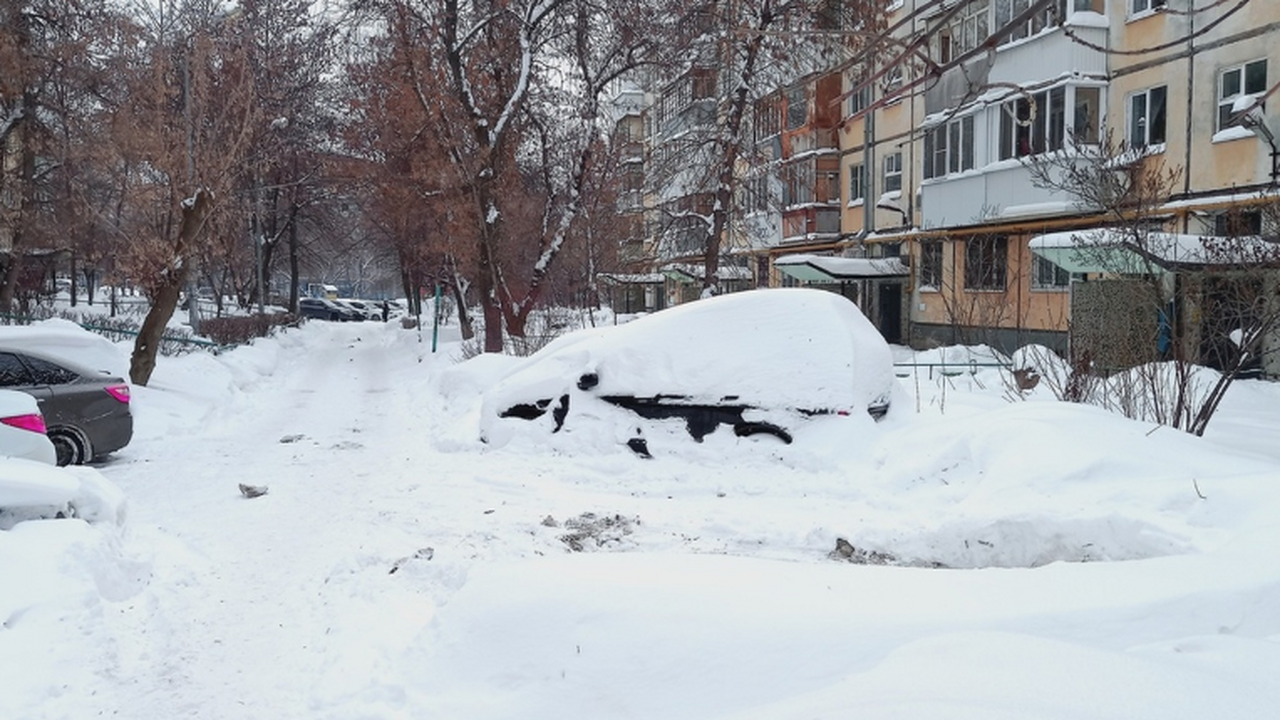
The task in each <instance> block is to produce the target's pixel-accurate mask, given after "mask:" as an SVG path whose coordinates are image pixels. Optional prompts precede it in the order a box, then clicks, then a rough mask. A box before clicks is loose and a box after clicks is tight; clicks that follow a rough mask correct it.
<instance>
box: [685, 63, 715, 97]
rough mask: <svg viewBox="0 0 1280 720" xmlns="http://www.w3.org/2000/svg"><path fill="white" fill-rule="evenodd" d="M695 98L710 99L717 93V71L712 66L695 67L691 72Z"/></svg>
mask: <svg viewBox="0 0 1280 720" xmlns="http://www.w3.org/2000/svg"><path fill="white" fill-rule="evenodd" d="M689 75H690V78H691V80H692V83H691V84H692V93H691V94H692V96H693V99H694V100H708V99H711V98H714V97H715V94H716V71H715V70H714V69H711V68H695V69H694V70H692V71H690V73H689Z"/></svg>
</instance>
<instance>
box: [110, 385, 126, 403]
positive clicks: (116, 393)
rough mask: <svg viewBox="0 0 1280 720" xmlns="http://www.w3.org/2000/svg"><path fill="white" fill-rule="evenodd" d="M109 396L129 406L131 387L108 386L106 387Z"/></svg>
mask: <svg viewBox="0 0 1280 720" xmlns="http://www.w3.org/2000/svg"><path fill="white" fill-rule="evenodd" d="M106 391H107V394H108V395H110V396H111V397H113V398H115V399H117V400H119V401H120V402H122V403H124V404H126V405H128V404H129V386H128V385H125V384H123V383H122V384H120V385H108V386H107V387H106Z"/></svg>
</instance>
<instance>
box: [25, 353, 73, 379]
mask: <svg viewBox="0 0 1280 720" xmlns="http://www.w3.org/2000/svg"><path fill="white" fill-rule="evenodd" d="M26 358H27V364H28V365H30V366H31V372H32V373H33V374H34V375H35V381H36V384H37V385H66V384H67V383H72V382H75V381H76V380H79V379H80V376H79V375H77V374H75V373H73V372H71V371H70V370H68V369H66V368H64V367H62V366H61V365H55V364H54V363H51V362H48V361H46V360H41V359H40V358H37V357H31V356H30V355H27V356H26Z"/></svg>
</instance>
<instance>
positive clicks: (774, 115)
mask: <svg viewBox="0 0 1280 720" xmlns="http://www.w3.org/2000/svg"><path fill="white" fill-rule="evenodd" d="M781 128H782V116H781V113H780V112H779V107H778V96H777V95H773V96H771V97H767V98H764V99H763V100H760V101H758V102H756V111H755V131H756V142H760V141H762V140H766V139H768V138H771V137H773V136H774V135H777V134H778V132H779V130H781Z"/></svg>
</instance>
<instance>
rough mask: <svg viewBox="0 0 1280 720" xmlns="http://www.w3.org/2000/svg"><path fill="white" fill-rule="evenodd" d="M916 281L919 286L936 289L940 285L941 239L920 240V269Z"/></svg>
mask: <svg viewBox="0 0 1280 720" xmlns="http://www.w3.org/2000/svg"><path fill="white" fill-rule="evenodd" d="M916 282H918V283H919V284H920V287H921V288H930V289H933V290H937V289H939V288H941V287H942V241H941V240H921V241H920V270H919V274H918V275H917V276H916Z"/></svg>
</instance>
